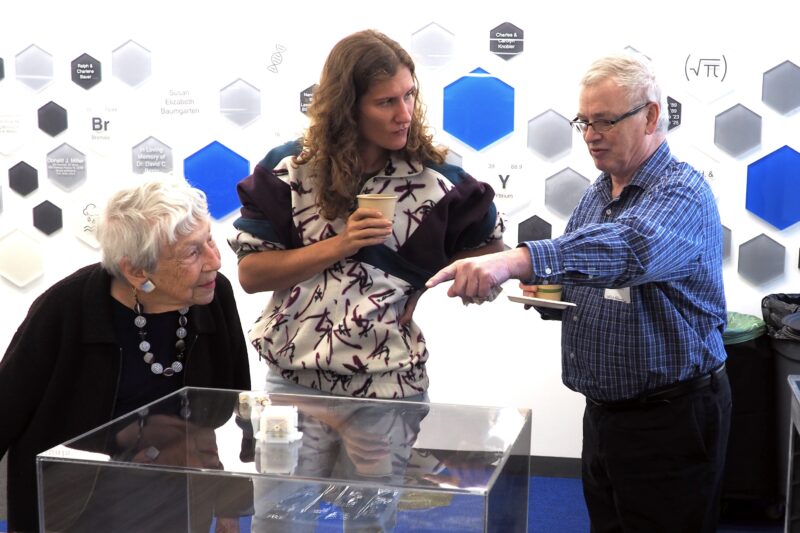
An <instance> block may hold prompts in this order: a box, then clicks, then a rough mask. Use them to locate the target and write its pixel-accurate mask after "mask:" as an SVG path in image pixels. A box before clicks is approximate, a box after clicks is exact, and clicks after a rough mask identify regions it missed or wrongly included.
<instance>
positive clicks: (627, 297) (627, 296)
mask: <svg viewBox="0 0 800 533" xmlns="http://www.w3.org/2000/svg"><path fill="white" fill-rule="evenodd" d="M603 297H604V298H605V299H606V300H614V301H617V302H622V303H625V304H629V303H631V288H630V287H623V288H622V289H606V290H605V292H604V293H603Z"/></svg>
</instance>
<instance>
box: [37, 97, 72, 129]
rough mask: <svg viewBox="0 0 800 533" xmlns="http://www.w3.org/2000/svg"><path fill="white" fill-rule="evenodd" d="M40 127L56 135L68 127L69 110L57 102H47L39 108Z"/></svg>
mask: <svg viewBox="0 0 800 533" xmlns="http://www.w3.org/2000/svg"><path fill="white" fill-rule="evenodd" d="M38 115H39V129H40V130H42V131H43V132H45V133H46V134H48V135H50V136H51V137H55V136H56V135H58V134H59V133H61V132H63V131H64V130H66V129H67V110H66V109H64V108H63V107H61V106H60V105H58V104H57V103H55V102H47V103H46V104H45V105H43V106H42V107H40V108H39V111H38Z"/></svg>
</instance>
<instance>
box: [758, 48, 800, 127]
mask: <svg viewBox="0 0 800 533" xmlns="http://www.w3.org/2000/svg"><path fill="white" fill-rule="evenodd" d="M761 100H762V101H763V102H764V103H765V104H767V105H768V106H770V107H771V108H772V109H774V110H775V111H777V112H778V113H780V114H782V115H788V114H790V113H793V112H794V111H797V109H798V108H800V67H798V66H797V65H795V64H794V63H792V62H791V61H784V62H783V63H781V64H780V65H778V66H775V67H773V68H771V69H770V70H768V71H766V72H765V73H764V77H763V81H762V84H761Z"/></svg>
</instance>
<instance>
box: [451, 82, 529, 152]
mask: <svg viewBox="0 0 800 533" xmlns="http://www.w3.org/2000/svg"><path fill="white" fill-rule="evenodd" d="M443 126H444V130H445V131H446V132H447V133H449V134H450V135H452V136H453V137H455V138H457V139H459V140H460V141H462V142H464V143H466V144H467V145H469V146H471V147H472V148H474V149H476V150H481V149H483V148H486V147H487V146H489V145H490V144H492V143H494V142H496V141H498V140H500V139H502V138H503V137H505V136H506V135H508V134H510V133H511V132H513V131H514V88H513V87H512V86H510V85H509V84H507V83H505V82H504V81H502V80H501V79H500V78H496V77H495V76H492V75H491V74H489V73H488V72H487V71H485V70H483V69H482V68H476V69H475V70H473V71H472V72H470V73H469V75H467V76H463V77H461V78H459V79H457V80H456V81H454V82H453V83H451V84H450V85H448V86H447V87H445V88H444V120H443Z"/></svg>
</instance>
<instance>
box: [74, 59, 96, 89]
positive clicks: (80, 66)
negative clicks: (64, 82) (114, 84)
mask: <svg viewBox="0 0 800 533" xmlns="http://www.w3.org/2000/svg"><path fill="white" fill-rule="evenodd" d="M70 67H71V74H72V81H73V82H74V83H75V84H76V85H78V86H80V87H83V88H84V89H87V90H88V89H91V88H92V87H94V86H95V85H97V84H98V83H100V81H101V80H102V79H103V76H102V73H103V70H102V65H101V64H100V62H99V61H98V60H96V59H95V58H93V57H92V56H90V55H89V54H81V55H80V56H78V57H76V58H75V59H73V60H72V63H71V64H70Z"/></svg>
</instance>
